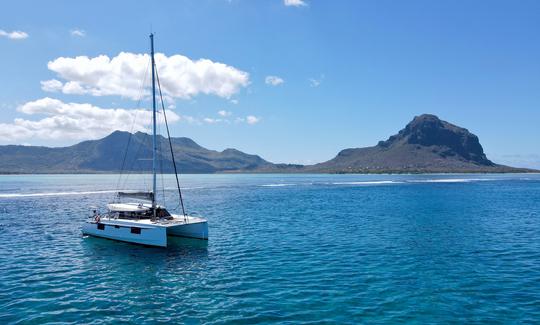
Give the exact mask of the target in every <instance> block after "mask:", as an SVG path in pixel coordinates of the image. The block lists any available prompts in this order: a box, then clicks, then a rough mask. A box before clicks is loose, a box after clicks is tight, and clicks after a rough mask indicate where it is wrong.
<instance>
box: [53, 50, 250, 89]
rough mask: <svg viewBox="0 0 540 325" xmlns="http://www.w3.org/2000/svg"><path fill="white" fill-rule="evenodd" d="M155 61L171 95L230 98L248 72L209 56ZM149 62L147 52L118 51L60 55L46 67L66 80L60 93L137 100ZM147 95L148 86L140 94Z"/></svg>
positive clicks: (243, 83) (161, 57) (160, 57)
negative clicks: (195, 58) (108, 54)
mask: <svg viewBox="0 0 540 325" xmlns="http://www.w3.org/2000/svg"><path fill="white" fill-rule="evenodd" d="M155 60H156V65H157V67H158V72H159V78H160V81H161V88H162V90H163V93H164V95H165V96H169V97H171V98H182V99H189V98H191V97H193V96H196V95H198V94H207V95H216V96H219V97H223V98H227V99H230V97H231V96H232V95H234V94H235V93H237V92H239V91H240V89H241V88H242V87H246V86H247V85H248V84H249V74H248V73H247V72H244V71H241V70H239V69H237V68H234V67H232V66H229V65H226V64H223V63H219V62H213V61H211V60H208V59H200V60H196V61H194V60H191V59H190V58H188V57H185V56H183V55H179V54H177V55H172V56H166V55H164V54H161V53H157V54H156V55H155ZM149 62H150V57H149V55H148V54H134V53H126V52H121V53H120V54H118V55H117V56H115V57H113V58H109V57H108V56H106V55H100V56H97V57H94V58H89V57H87V56H77V57H74V58H66V57H60V58H57V59H55V60H53V61H50V62H49V63H48V68H49V70H51V71H53V72H55V73H56V74H57V76H58V77H59V78H61V79H64V80H65V83H63V84H62V89H61V91H62V92H63V93H66V94H90V95H93V96H107V95H119V96H122V97H127V98H130V99H139V98H140V97H141V94H140V89H141V81H142V80H143V79H144V76H145V73H146V71H147V69H148V68H149ZM55 86H57V85H55ZM147 94H148V88H146V89H145V91H144V94H143V95H147Z"/></svg>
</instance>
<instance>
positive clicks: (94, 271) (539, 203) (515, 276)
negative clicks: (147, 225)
mask: <svg viewBox="0 0 540 325" xmlns="http://www.w3.org/2000/svg"><path fill="white" fill-rule="evenodd" d="M141 177H143V178H144V177H146V176H141ZM181 181H182V184H183V185H184V186H185V187H186V190H185V193H184V194H185V199H186V202H187V206H188V209H189V210H190V211H197V212H199V213H200V214H202V215H204V216H205V217H206V218H207V219H208V220H209V225H210V240H209V241H208V242H204V241H198V240H187V239H174V240H173V242H172V244H171V246H170V247H169V248H167V249H159V248H148V247H141V246H137V245H131V244H125V243H118V242H113V241H109V240H103V239H97V238H85V237H83V236H82V235H81V233H80V228H81V224H82V222H83V221H84V219H85V217H86V216H87V215H88V212H89V209H88V207H89V206H92V205H99V206H103V205H104V204H106V203H107V202H108V201H109V200H110V199H111V198H112V195H113V193H112V192H113V191H114V190H115V186H116V184H117V183H118V177H117V176H115V175H56V176H47V175H41V176H0V243H1V245H2V248H1V249H0V323H2V324H18V323H21V324H23V323H24V324H26V323H35V324H38V323H39V324H40V323H47V322H62V323H95V324H101V323H119V322H127V323H133V324H151V323H156V322H169V321H170V322H176V323H178V322H183V323H209V324H226V323H235V324H237V323H245V324H253V323H290V324H301V323H313V322H315V323H336V322H340V323H358V322H366V323H367V322H369V323H404V322H419V323H448V322H458V323H529V322H530V323H534V322H537V321H538V320H539V319H540V175H485V176H477V175H475V176H467V175H399V176H398V175H187V176H182V178H181ZM165 183H166V184H165V185H164V186H163V187H162V188H163V195H164V196H165V199H166V202H171V203H170V204H169V206H170V207H171V208H174V207H175V206H176V205H175V204H174V202H173V198H174V196H175V195H176V193H175V191H174V179H173V178H171V177H169V176H166V177H165ZM137 184H140V182H139V181H137V180H136V179H135V180H133V181H132V182H131V183H128V184H127V186H131V187H132V188H133V189H136V187H137V186H138V185H137Z"/></svg>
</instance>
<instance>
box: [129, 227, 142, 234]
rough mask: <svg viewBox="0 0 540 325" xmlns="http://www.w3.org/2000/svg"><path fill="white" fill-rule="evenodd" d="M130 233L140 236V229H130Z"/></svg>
mask: <svg viewBox="0 0 540 325" xmlns="http://www.w3.org/2000/svg"><path fill="white" fill-rule="evenodd" d="M131 233H132V234H137V235H140V234H141V228H138V227H131Z"/></svg>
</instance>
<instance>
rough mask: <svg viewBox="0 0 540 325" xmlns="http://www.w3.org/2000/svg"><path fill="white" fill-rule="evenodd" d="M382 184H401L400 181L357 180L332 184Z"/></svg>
mask: <svg viewBox="0 0 540 325" xmlns="http://www.w3.org/2000/svg"><path fill="white" fill-rule="evenodd" d="M384 184H403V182H400V181H357V182H334V183H332V185H384Z"/></svg>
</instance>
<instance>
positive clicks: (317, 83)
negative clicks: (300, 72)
mask: <svg viewBox="0 0 540 325" xmlns="http://www.w3.org/2000/svg"><path fill="white" fill-rule="evenodd" d="M323 80H324V74H322V75H321V76H320V77H319V78H318V79H315V78H309V79H308V81H309V85H310V86H311V87H319V86H320V85H321V83H322V82H323Z"/></svg>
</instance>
